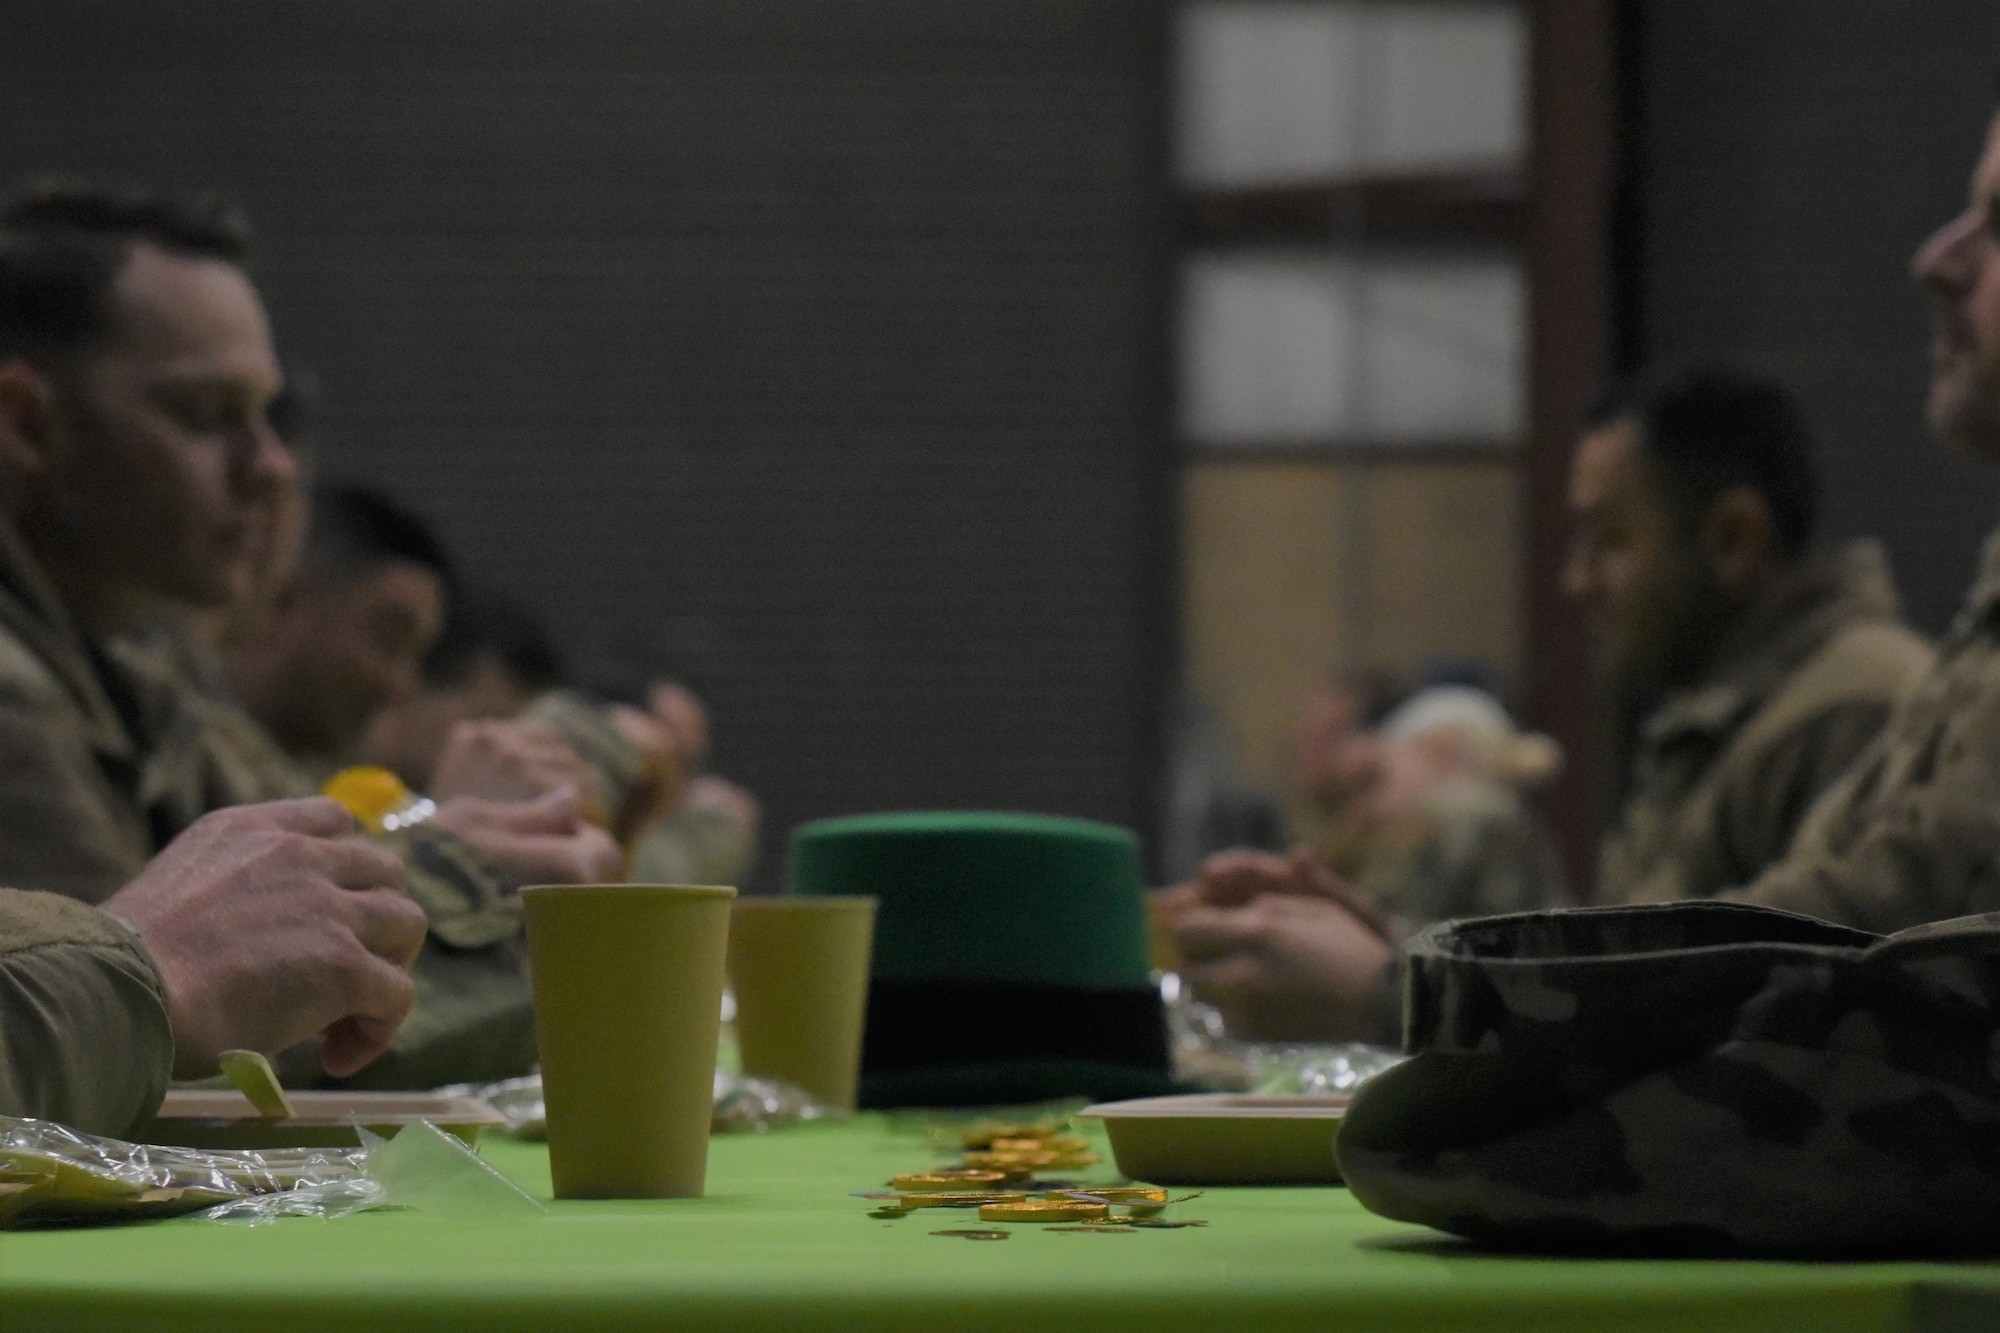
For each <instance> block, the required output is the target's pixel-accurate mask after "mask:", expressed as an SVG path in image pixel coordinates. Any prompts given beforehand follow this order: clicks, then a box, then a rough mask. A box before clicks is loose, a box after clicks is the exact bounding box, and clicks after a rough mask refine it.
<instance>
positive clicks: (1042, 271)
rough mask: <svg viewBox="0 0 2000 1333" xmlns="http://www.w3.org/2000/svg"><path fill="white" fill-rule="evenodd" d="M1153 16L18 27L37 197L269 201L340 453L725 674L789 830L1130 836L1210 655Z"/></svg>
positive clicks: (956, 4)
mask: <svg viewBox="0 0 2000 1333" xmlns="http://www.w3.org/2000/svg"><path fill="white" fill-rule="evenodd" d="M1163 22H1164V13H1163V8H1162V7H1159V6H1155V5H1153V4H1150V3H1147V2H1146V0H1026V2H1023V0H952V3H950V4H945V5H938V4H933V3H929V2H928V0H865V2H863V0H856V2H855V3H832V2H829V0H677V2H676V3H662V0H593V3H590V4H584V5H573V4H562V3H556V2H555V0H539V2H536V3H528V2H526V0H481V3H478V4H472V3H464V2H462V0H452V2H448V3H423V4H411V3H408V2H407V0H287V2H286V3H283V4H272V3H270V2H269V0H204V3H201V4H195V5H190V4H185V3H167V2H155V3H137V2H135V0H64V3H62V4H59V5H43V6H34V7H28V8H18V7H17V10H16V11H14V12H10V14H9V17H8V32H7V35H6V38H5V40H4V41H0V177H5V178H9V179H14V180H18V179H20V178H22V177H24V176H26V175H29V174H31V173H35V172H40V171H45V170H60V171H69V172H83V173H109V174H113V175H120V176H129V177H137V178H140V179H143V180H146V181H152V182H164V183H173V184H178V185H190V186H206V187H219V188H223V189H227V190H229V191H232V192H234V193H235V194H237V195H238V196H240V197H241V198H242V199H243V200H244V201H245V202H246V203H247V205H248V206H249V208H250V209H251V211H252V212H253V215H254V217H255V220H256V222H257V224H258V226H259V228H260V231H261V234H262V238H263V243H264V244H263V250H264V276H263V283H264V287H265V289H266V292H267V295H268V298H269V301H270V304H271V307H272V309H273V312H274V317H275V320H276V323H277V327H278V333H279V339H280V343H281V349H282V351H283V352H284V354H285V355H286V357H287V359H288V360H290V361H293V362H295V363H296V364H298V365H301V366H305V367H309V368H310V369H311V370H312V371H314V372H315V373H316V374H317V376H318V378H319V380H320V382H321V385H322V389H323V403H322V407H321V411H320V413H319V415H318V423H319V429H318V439H319V445H320V451H321V454H322V457H323V459H324V460H325V465H326V469H327V470H328V471H329V472H334V473H338V474H341V475H343V476H361V477H366V478H374V479H379V480H380V481H381V482H382V483H383V484H384V485H386V486H388V487H389V488H391V489H392V490H393V491H395V492H396V493H398V494H400V495H402V496H404V497H406V498H407V499H409V500H410V501H412V502H414V503H415V504H417V505H418V506H420V507H421V508H423V509H425V510H426V511H428V512H430V513H431V514H432V515H434V516H435V517H436V518H437V519H438V520H439V522H440V523H441V525H442V527H443V529H444V531H445V533H446V535H447V536H448V538H449V540H450V541H451V543H452V544H453V546H454V547H455V548H456V550H457V551H458V552H459V553H460V554H461V557H462V559H463V560H464V562H465V563H466V564H468V565H469V566H471V567H472V568H473V569H474V570H475V571H477V572H479V573H482V574H486V575H490V576H492V577H494V578H496V579H498V580H500V581H501V582H503V583H505V584H508V585H511V586H512V587H514V588H516V589H518V590H519V591H521V592H523V593H525V594H526V595H527V596H528V597H529V598H530V599H531V600H532V601H533V602H535V603H536V604H538V605H539V607H540V608H541V609H543V610H544V611H545V612H546V613H547V615H548V616H549V617H550V619H551V620H552V621H553V622H554V623H555V625H556V626H557V627H558V628H559V630H560V632H561V634H562V636H563V638H564V639H565V640H566V641H567V642H568V643H569V644H571V645H572V646H573V647H574V649H575V655H576V656H577V658H578V659H580V660H581V661H582V662H584V663H586V664H589V663H600V664H601V663H606V662H613V661H616V660H619V659H627V660H629V659H643V658H658V659H662V660H665V661H667V662H670V663H672V664H674V665H675V666H677V667H678V668H679V669H681V670H684V671H686V672H688V673H689V674H690V675H691V677H692V678H693V679H694V681H695V682H696V683H697V684H698V685H699V687H700V688H701V689H702V690H703V692H704V693H705V694H706V695H707V696H708V697H709V699H710V701H711V703H712V705H713V708H714V712H715V715H716V719H717V727H718V732H719V753H718V763H719V767H721V768H722V769H723V770H725V771H727V772H729V773H730V774H732V775H733V776H736V777H738V778H740V779H741V780H742V781H744V782H745V783H747V784H748V785H749V786H751V787H752V788H753V789H754V790H756V791H757V792H758V793H759V794H760V795H761V796H762V797H763V798H764V799H765V801H766V804H767V810H768V815H769V821H770V824H771V826H772V829H773V832H774V833H781V832H782V830H783V828H784V827H785V826H787V825H789V824H790V823H791V822H793V821H795V820H797V819H800V818H804V817H811V816H818V815H825V814H831V813H839V812H848V811H856V810H867V809H879V808H899V807H913V806H926V807H929V806H939V807H950V806H972V807H983V806H997V807H1011V808H1029V809H1038V810H1049V811H1057V812H1064V813H1073V814H1079V815H1085V816H1093V817H1098V818H1105V819H1111V820H1116V821H1119V822H1122V823H1128V824H1138V823H1142V822H1143V820H1144V817H1145V816H1144V812H1145V811H1146V810H1148V809H1150V804H1149V797H1148V792H1147V790H1146V787H1147V775H1148V774H1149V773H1151V772H1152V771H1153V769H1154V767H1155V764H1154V758H1155V756H1154V754H1153V747H1154V740H1153V728H1154V719H1155V718H1156V717H1157V715H1158V713H1157V708H1156V704H1157V702H1158V701H1157V698H1156V694H1157V689H1158V684H1159V678H1160V674H1161V672H1162V670H1163V668H1164V667H1165V665H1166V663H1167V660H1168V655H1169V650H1170V645H1171V643H1172V638H1171V634H1170V632H1169V631H1170V625H1169V620H1168V615H1169V612H1168V607H1169V602H1168V599H1167V592H1168V589H1167V586H1166V580H1167V577H1168V575H1167V571H1168V570H1169V569H1170V568H1171V559H1170V556H1171V552H1170V550H1169V549H1168V545H1169V542H1170V540H1171V537H1170V534H1171V531H1172V524H1171V518H1170V507H1169V506H1170V501H1171V484H1172V483H1171V473H1170V471H1169V458H1168V455H1167V453H1166V443H1165V442H1166V438H1167V436H1166V431H1165V430H1164V429H1163V423H1164V419H1165V413H1164V410H1163V403H1162V397H1163V390H1162V386H1163V384H1164V382H1165V375H1164V371H1163V369H1162V367H1163V361H1164V351H1163V338H1164V328H1165V320H1164V318H1163V317H1162V314H1161V310H1162V304H1163V301H1164V295H1163V293H1164V287H1165V284H1164V282H1163V281H1162V271H1163V260H1162V255H1163V250H1162V239H1161V227H1162V218H1163V217H1164V216H1165V210H1164V209H1163V208H1162V207H1161V199H1162V197H1163V190H1164V185H1163V170H1164V168H1163V158H1164V153H1163V151H1162V146H1161V137H1162V136H1161V131H1160V121H1161V116H1162V110H1163V97H1162V93H1161V86H1160V85H1161V79H1162V77H1163V76H1162V69H1163V65H1164V59H1163V54H1162V47H1163V36H1162V28H1163ZM775 845H776V843H775V839H774V838H772V837H767V850H768V849H773V848H775Z"/></svg>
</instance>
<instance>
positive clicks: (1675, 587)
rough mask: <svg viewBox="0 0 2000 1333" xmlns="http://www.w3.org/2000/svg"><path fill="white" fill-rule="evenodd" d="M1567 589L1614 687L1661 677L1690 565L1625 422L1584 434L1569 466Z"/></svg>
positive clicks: (1633, 430) (1635, 433)
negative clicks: (1580, 609) (1578, 604)
mask: <svg viewBox="0 0 2000 1333" xmlns="http://www.w3.org/2000/svg"><path fill="white" fill-rule="evenodd" d="M1569 506H1570V518H1571V536H1570V546H1569V557H1568V560H1567V562H1566V563H1565V565H1564V567H1563V586H1564V588H1565V590H1567V591H1568V592H1569V594H1570V595H1571V596H1572V597H1575V598H1577V599H1578V600H1579V601H1581V602H1582V603H1583V605H1584V611H1585V615H1586V618H1587V620H1588V622H1589V625H1590V632H1591V639H1592V647H1593V650H1594V653H1595V658H1596V661H1595V665H1596V666H1597V668H1598V670H1600V671H1601V672H1603V673H1604V674H1605V675H1606V676H1607V677H1609V678H1611V679H1612V680H1614V681H1616V682H1621V683H1632V684H1641V683H1645V682H1648V681H1650V680H1651V679H1652V678H1654V677H1656V676H1658V675H1660V674H1661V673H1663V672H1664V671H1665V670H1666V669H1667V666H1668V661H1669V657H1670V654H1671V652H1672V650H1673V647H1674V645H1673V639H1674V635H1675V633H1676V629H1677V626H1678V625H1679V622H1680V621H1681V620H1682V619H1683V618H1684V617H1683V614H1682V613H1683V611H1684V610H1685V608H1684V606H1683V603H1684V602H1685V600H1686V590H1687V587H1688V585H1689V582H1690V580H1689V577H1688V570H1687V567H1686V565H1687V562H1686V559H1685V553H1684V551H1683V550H1682V545H1683V544H1682V543H1681V542H1680V541H1679V540H1678V538H1677V534H1676V530H1675V524H1674V519H1673V514H1672V512H1671V511H1670V510H1669V508H1668V506H1667V504H1666V501H1665V499H1664V498H1663V497H1662V496H1661V494H1660V491H1659V487H1658V486H1657V485H1656V484H1655V483H1654V481H1653V479H1652V474H1651V471H1650V469H1649V468H1648V467H1647V465H1646V458H1645V451H1644V448H1643V446H1642V445H1641V443H1640V438H1639V427H1638V424H1637V423H1636V422H1634V421H1633V420H1631V419H1630V418H1624V419H1620V420H1617V421H1613V422H1610V423H1608V424H1606V425H1604V426H1601V427H1599V428H1597V429H1595V430H1592V431H1590V432H1588V433H1586V434H1585V435H1584V437H1583V438H1582V440H1580V441H1579V442H1578V444H1577V447H1576V453H1575V454H1574V455H1573V456H1572V458H1571V463H1570V488H1569Z"/></svg>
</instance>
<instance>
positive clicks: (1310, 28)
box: [1176, 3, 1527, 187]
mask: <svg viewBox="0 0 2000 1333" xmlns="http://www.w3.org/2000/svg"><path fill="white" fill-rule="evenodd" d="M1179 41H1180V71H1179V88H1178V95H1177V97H1176V104H1177V108H1178V117H1179V154H1180V174H1181V176H1182V178H1183V179H1184V180H1185V181H1186V182H1187V183H1188V184H1190V185H1195V186H1206V187H1226V186H1232V185H1245V184H1251V183H1255V182H1266V181H1274V180H1284V179H1297V178H1301V177H1324V176H1329V175H1347V174H1353V173H1355V172H1361V171H1394V170H1411V169H1421V168H1424V167H1435V166H1441V165H1449V164H1453V163H1460V162H1466V161H1472V160H1478V161H1486V160H1491V159H1494V158H1511V157H1514V156H1517V155H1518V154H1519V153H1520V152H1521V150H1522V145H1523V144H1524V142H1525V138H1526V134H1525V127H1526V106H1527V102H1526V92H1525V86H1526V84H1525V62H1526V55H1527V40H1526V34H1525V30H1524V25H1523V22H1522V17H1521V14H1520V11H1519V10H1518V9H1517V8H1516V7H1515V6H1513V5H1506V4H1465V3H1459V4H1420V3H1409V4H1367V3H1326V4H1273V3H1243V4H1231V3H1210V4H1195V5H1189V6H1187V7H1185V8H1184V9H1182V11H1181V15H1180V37H1179Z"/></svg>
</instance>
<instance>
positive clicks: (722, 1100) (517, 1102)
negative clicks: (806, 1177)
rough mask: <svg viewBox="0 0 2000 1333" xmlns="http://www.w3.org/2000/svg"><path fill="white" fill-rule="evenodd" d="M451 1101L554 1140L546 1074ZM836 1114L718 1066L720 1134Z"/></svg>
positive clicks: (468, 1090)
mask: <svg viewBox="0 0 2000 1333" xmlns="http://www.w3.org/2000/svg"><path fill="white" fill-rule="evenodd" d="M438 1093H439V1094H440V1095H442V1096H448V1097H477V1098H480V1099H481V1100H483V1101H485V1102H487V1103H488V1104H490V1105H491V1106H492V1107H493V1109H494V1110H496V1111H498V1112H499V1113H500V1115H501V1118H502V1119H504V1120H505V1121H506V1122H507V1132H508V1133H510V1134H513V1135H515V1136H516V1137H519V1138H524V1139H545V1138H547V1137H548V1132H549V1127H548V1113H547V1111H546V1110H545V1109H544V1108H543V1105H542V1076H541V1075H540V1074H529V1075H528V1076H527V1077H525V1078H510V1079H504V1080H502V1081H501V1082H498V1083H458V1084H453V1085H452V1086H451V1087H448V1088H439V1089H438ZM828 1114H830V1112H828V1110H827V1108H826V1107H824V1106H822V1105H820V1104H819V1103H818V1102H817V1101H815V1100H813V1097H812V1094H811V1093H809V1092H807V1091H806V1090H805V1089H804V1088H800V1087H797V1086H795V1085H794V1084H790V1083H781V1082H779V1081H777V1080H776V1079H768V1078H751V1077H749V1076H748V1075H745V1074H735V1073H731V1072H730V1071H729V1070H728V1069H725V1068H721V1067H718V1068H717V1069H716V1071H715V1109H714V1113H713V1117H712V1118H711V1120H710V1122H709V1128H710V1129H711V1130H713V1131H714V1132H715V1133H717V1134H736V1133H753V1134H762V1133H764V1132H765V1131H767V1130H771V1129H776V1128H778V1127H779V1126H781V1125H789V1124H794V1123H796V1122H798V1121H801V1120H822V1119H825V1118H826V1116H827V1115H828Z"/></svg>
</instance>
